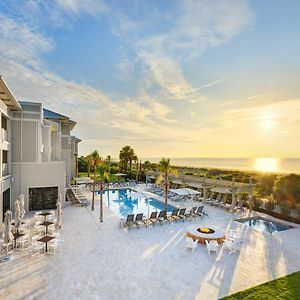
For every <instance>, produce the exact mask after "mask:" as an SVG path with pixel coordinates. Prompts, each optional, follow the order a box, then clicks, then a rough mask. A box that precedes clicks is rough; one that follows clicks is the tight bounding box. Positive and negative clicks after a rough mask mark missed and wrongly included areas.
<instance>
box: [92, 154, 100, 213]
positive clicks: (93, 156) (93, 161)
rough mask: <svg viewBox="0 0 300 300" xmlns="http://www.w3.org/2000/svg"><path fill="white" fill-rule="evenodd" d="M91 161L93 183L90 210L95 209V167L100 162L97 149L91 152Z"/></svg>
mask: <svg viewBox="0 0 300 300" xmlns="http://www.w3.org/2000/svg"><path fill="white" fill-rule="evenodd" d="M90 156H91V161H92V164H93V169H94V184H93V198H92V210H94V209H95V190H96V183H97V173H96V172H97V167H98V165H99V164H100V162H101V157H100V155H99V153H98V151H97V150H95V151H93V152H92V153H91V154H90Z"/></svg>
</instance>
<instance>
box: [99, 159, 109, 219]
mask: <svg viewBox="0 0 300 300" xmlns="http://www.w3.org/2000/svg"><path fill="white" fill-rule="evenodd" d="M98 173H99V178H100V222H103V189H104V182H105V181H107V182H109V176H110V174H109V169H108V166H107V165H106V164H105V163H101V164H100V165H99V167H98Z"/></svg>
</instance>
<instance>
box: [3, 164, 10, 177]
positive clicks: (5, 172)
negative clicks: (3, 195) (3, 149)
mask: <svg viewBox="0 0 300 300" xmlns="http://www.w3.org/2000/svg"><path fill="white" fill-rule="evenodd" d="M7 175H9V165H8V163H3V164H2V177H3V176H7Z"/></svg>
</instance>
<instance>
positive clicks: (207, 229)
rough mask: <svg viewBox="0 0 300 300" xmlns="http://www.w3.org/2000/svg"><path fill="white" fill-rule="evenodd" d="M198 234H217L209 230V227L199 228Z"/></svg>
mask: <svg viewBox="0 0 300 300" xmlns="http://www.w3.org/2000/svg"><path fill="white" fill-rule="evenodd" d="M197 231H198V232H201V233H206V234H212V233H215V231H214V230H213V229H211V228H208V227H199V228H198V229H197Z"/></svg>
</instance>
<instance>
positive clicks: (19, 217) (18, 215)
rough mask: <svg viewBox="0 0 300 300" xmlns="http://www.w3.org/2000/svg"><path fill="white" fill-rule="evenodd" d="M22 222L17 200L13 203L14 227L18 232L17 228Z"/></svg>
mask: <svg viewBox="0 0 300 300" xmlns="http://www.w3.org/2000/svg"><path fill="white" fill-rule="evenodd" d="M21 223H22V220H21V210H20V202H19V200H18V199H17V200H16V201H15V226H16V228H17V230H18V228H19V226H20V225H21Z"/></svg>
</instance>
